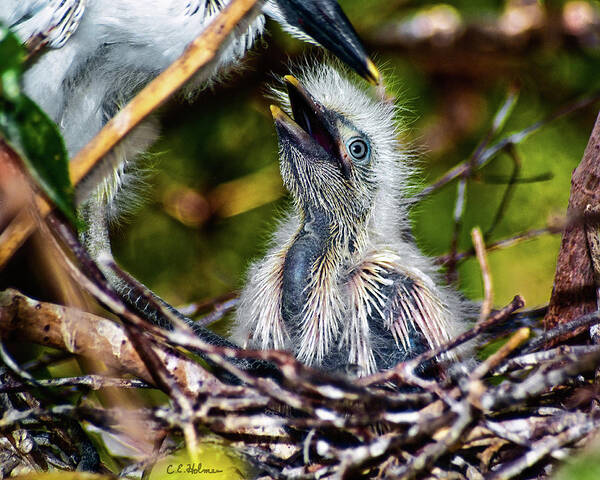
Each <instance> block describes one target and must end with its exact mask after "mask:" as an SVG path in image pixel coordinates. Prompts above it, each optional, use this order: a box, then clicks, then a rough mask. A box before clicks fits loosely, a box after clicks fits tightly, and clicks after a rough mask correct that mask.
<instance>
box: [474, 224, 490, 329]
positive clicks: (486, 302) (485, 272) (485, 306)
mask: <svg viewBox="0 0 600 480" xmlns="http://www.w3.org/2000/svg"><path fill="white" fill-rule="evenodd" d="M471 238H472V240H473V246H474V247H475V252H476V253H477V261H478V262H479V269H480V270H481V278H482V280H483V302H482V303H481V311H480V313H479V321H480V322H482V321H483V320H485V319H486V318H487V317H488V316H489V314H490V312H491V311H492V307H493V305H494V288H493V286H492V275H491V274H490V266H489V264H488V261H487V255H486V253H485V243H484V241H483V235H482V234H481V229H480V228H479V227H475V228H473V229H472V230H471Z"/></svg>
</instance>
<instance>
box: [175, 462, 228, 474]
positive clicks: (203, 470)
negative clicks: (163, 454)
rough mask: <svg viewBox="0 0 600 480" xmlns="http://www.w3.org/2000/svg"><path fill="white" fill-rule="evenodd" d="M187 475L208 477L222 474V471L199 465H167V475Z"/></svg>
mask: <svg viewBox="0 0 600 480" xmlns="http://www.w3.org/2000/svg"><path fill="white" fill-rule="evenodd" d="M182 473H185V474H189V475H207V474H208V475H210V474H217V473H223V470H221V469H218V468H213V467H207V466H205V465H203V464H202V463H201V462H200V463H169V464H168V465H167V475H173V474H182Z"/></svg>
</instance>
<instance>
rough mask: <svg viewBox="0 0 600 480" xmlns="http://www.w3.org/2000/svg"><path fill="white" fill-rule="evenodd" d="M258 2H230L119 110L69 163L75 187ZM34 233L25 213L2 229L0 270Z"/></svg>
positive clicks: (45, 208)
mask: <svg viewBox="0 0 600 480" xmlns="http://www.w3.org/2000/svg"><path fill="white" fill-rule="evenodd" d="M257 3H258V0H233V1H232V2H231V3H230V4H229V5H227V7H225V9H224V10H223V11H222V12H221V13H220V14H219V15H218V16H217V17H216V18H215V19H214V20H213V21H212V22H211V23H210V25H209V26H208V27H207V28H206V29H205V30H204V31H203V32H202V33H201V34H200V35H199V36H198V37H197V38H196V39H195V40H194V41H193V42H192V43H190V45H189V46H188V48H187V49H186V50H185V52H184V53H183V54H182V55H181V56H180V57H179V58H178V59H177V60H175V62H173V64H171V65H170V66H169V67H168V68H167V69H166V70H165V71H164V72H163V73H161V74H160V75H159V76H158V77H156V78H155V79H154V80H153V81H152V82H150V83H149V84H148V85H147V86H146V87H145V88H144V89H143V90H142V91H141V92H140V93H139V94H138V95H137V96H136V97H135V98H134V99H133V100H131V102H129V103H128V104H127V105H126V106H125V107H124V108H123V109H122V110H121V111H119V113H118V114H117V115H116V116H115V117H114V118H113V119H111V120H110V121H109V122H108V123H107V124H106V125H105V126H104V128H103V129H102V130H101V131H100V133H98V135H96V136H95V137H94V138H93V139H92V140H91V141H90V142H89V143H88V144H87V145H86V146H85V147H83V149H82V150H81V151H80V152H79V153H77V155H75V157H74V158H73V159H72V160H71V162H70V163H69V175H70V177H71V182H72V183H73V185H77V184H78V183H79V182H80V181H81V180H82V179H83V178H84V177H85V176H86V175H88V174H89V173H90V172H91V171H92V170H93V169H94V168H95V167H96V166H97V165H98V164H99V163H100V162H101V160H102V158H104V156H105V155H106V154H107V153H109V152H110V151H111V149H112V148H113V147H114V146H115V145H117V143H119V142H120V141H121V140H122V139H123V137H125V135H127V134H128V133H129V132H130V131H131V130H133V128H135V127H136V126H137V125H138V124H139V123H140V122H141V121H142V120H143V119H144V118H146V117H147V116H148V115H149V114H150V113H151V112H152V111H153V110H155V109H156V108H157V107H158V106H159V105H160V104H161V103H163V102H164V101H165V100H167V99H168V98H169V97H170V96H171V95H173V93H174V92H175V91H177V90H178V89H179V88H180V87H181V86H182V85H183V84H184V83H185V82H186V81H187V80H189V79H190V78H191V77H192V76H193V75H194V74H195V73H196V72H197V71H198V70H199V69H200V68H202V67H204V66H206V65H207V64H208V63H210V62H211V61H213V60H214V59H215V57H216V55H217V54H218V51H219V47H220V46H221V44H222V43H223V42H224V41H225V40H226V38H227V37H228V35H229V34H230V33H231V32H232V31H233V29H234V28H235V27H236V25H238V24H239V23H240V22H241V21H243V19H244V18H246V17H247V15H249V14H251V13H252V12H253V11H254V8H255V6H256V4H257ZM38 209H39V213H40V216H42V217H45V216H46V215H47V214H48V213H49V212H50V211H51V209H52V206H51V205H50V204H49V203H48V202H47V201H46V200H45V199H43V198H42V197H39V200H38ZM33 230H35V221H34V220H33V217H32V216H31V215H29V214H26V213H23V214H19V215H18V216H17V217H16V218H15V219H14V220H13V221H12V222H11V224H10V225H9V226H8V227H7V228H6V229H5V230H4V232H3V233H2V234H1V235H0V269H2V268H3V267H4V265H6V263H7V262H8V260H10V258H11V257H12V256H13V254H14V253H15V252H16V251H17V250H18V249H19V247H20V246H21V245H22V244H23V242H24V241H25V240H26V239H27V237H28V236H29V235H30V234H31V233H32V232H33Z"/></svg>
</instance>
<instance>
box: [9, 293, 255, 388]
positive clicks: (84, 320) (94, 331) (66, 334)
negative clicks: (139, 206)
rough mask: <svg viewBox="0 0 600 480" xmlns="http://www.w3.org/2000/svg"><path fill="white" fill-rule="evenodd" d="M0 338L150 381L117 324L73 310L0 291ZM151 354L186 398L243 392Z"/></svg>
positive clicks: (167, 355) (175, 356)
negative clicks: (87, 359) (86, 359)
mask: <svg viewBox="0 0 600 480" xmlns="http://www.w3.org/2000/svg"><path fill="white" fill-rule="evenodd" d="M0 335H1V336H2V337H3V338H8V337H12V338H17V339H19V340H21V341H27V342H32V343H37V344H40V345H46V346H49V347H52V348H56V349H59V350H62V351H65V352H70V353H74V354H76V355H81V356H84V357H90V358H96V359H98V358H100V359H102V361H103V363H104V364H105V365H106V366H107V367H108V368H109V369H112V370H114V371H116V372H120V373H128V374H130V375H134V376H136V377H138V378H141V379H143V380H144V381H146V382H150V383H152V382H153V381H152V376H151V375H150V373H149V372H148V369H147V368H146V366H145V364H144V363H143V362H142V361H141V359H140V357H139V355H138V354H137V352H136V351H135V348H134V347H133V345H132V344H131V342H130V341H129V339H128V337H127V334H126V332H125V330H124V328H123V327H122V326H120V325H118V324H116V323H115V322H112V321H110V320H107V319H105V318H102V317H99V316H97V315H93V314H91V313H87V312H83V311H81V310H78V309H75V308H69V307H64V306H61V305H55V304H52V303H46V302H38V301H37V300H34V299H32V298H29V297H27V296H25V295H23V294H21V293H20V292H18V291H17V290H13V289H9V290H5V291H4V292H0ZM154 350H155V351H156V352H157V355H158V356H159V357H160V358H161V360H162V362H163V363H164V364H165V365H166V366H167V368H168V369H169V370H170V373H171V374H172V375H173V376H174V378H175V379H176V381H177V382H178V384H179V385H180V386H181V388H183V389H184V390H185V391H187V392H189V393H190V394H192V395H198V394H199V393H200V392H205V393H212V394H215V395H236V396H237V395H240V394H242V393H244V392H245V390H244V389H243V388H242V387H233V386H228V385H224V384H222V383H221V382H219V381H217V380H216V379H215V378H214V377H213V376H212V375H210V374H209V373H208V372H206V370H204V369H203V368H202V366H200V365H199V364H197V363H196V362H194V361H192V360H190V359H188V358H187V357H185V356H183V355H181V354H179V353H177V352H176V351H174V350H172V349H170V348H167V347H166V346H162V345H161V346H158V345H155V346H154ZM246 393H248V392H246Z"/></svg>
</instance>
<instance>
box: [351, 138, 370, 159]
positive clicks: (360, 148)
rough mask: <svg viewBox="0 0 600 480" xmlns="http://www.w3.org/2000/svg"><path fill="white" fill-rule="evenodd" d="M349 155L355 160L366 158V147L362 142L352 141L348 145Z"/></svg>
mask: <svg viewBox="0 0 600 480" xmlns="http://www.w3.org/2000/svg"><path fill="white" fill-rule="evenodd" d="M350 154H351V155H352V156H353V157H354V158H356V159H357V160H362V159H363V158H365V157H366V156H367V145H366V143H365V142H363V141H362V140H354V141H352V142H351V143H350Z"/></svg>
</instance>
